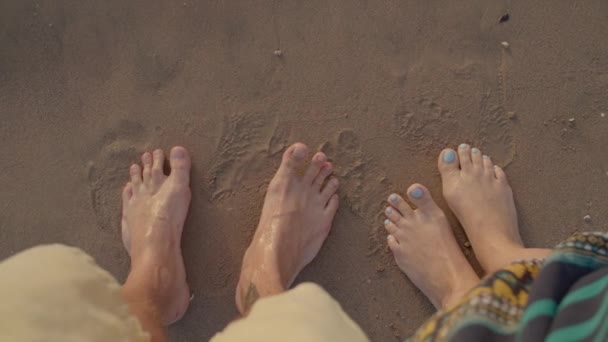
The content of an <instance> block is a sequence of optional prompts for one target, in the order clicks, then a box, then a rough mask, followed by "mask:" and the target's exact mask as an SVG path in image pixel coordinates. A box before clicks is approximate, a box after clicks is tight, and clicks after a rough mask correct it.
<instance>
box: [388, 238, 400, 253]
mask: <svg viewBox="0 0 608 342" xmlns="http://www.w3.org/2000/svg"><path fill="white" fill-rule="evenodd" d="M386 242H387V243H388V248H390V250H391V252H393V255H395V256H397V255H399V254H400V253H401V250H400V249H399V241H398V240H397V238H396V237H394V236H393V235H389V236H387V237H386Z"/></svg>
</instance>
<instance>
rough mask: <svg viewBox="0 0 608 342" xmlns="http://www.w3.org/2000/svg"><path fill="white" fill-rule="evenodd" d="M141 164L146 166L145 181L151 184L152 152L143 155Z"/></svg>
mask: <svg viewBox="0 0 608 342" xmlns="http://www.w3.org/2000/svg"><path fill="white" fill-rule="evenodd" d="M141 163H142V164H143V165H144V171H143V181H144V182H149V181H150V178H151V177H152V154H150V152H146V153H144V154H142V155H141Z"/></svg>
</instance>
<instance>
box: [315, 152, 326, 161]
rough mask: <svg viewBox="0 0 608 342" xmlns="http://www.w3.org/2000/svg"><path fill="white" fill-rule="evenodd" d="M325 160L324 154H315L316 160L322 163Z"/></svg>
mask: <svg viewBox="0 0 608 342" xmlns="http://www.w3.org/2000/svg"><path fill="white" fill-rule="evenodd" d="M326 160H327V157H326V156H325V155H324V154H321V155H318V156H317V161H318V162H319V163H324V162H325V161H326Z"/></svg>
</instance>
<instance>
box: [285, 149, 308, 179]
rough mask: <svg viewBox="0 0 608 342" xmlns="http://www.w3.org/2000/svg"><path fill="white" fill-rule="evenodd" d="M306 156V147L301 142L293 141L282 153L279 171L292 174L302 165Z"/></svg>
mask: <svg viewBox="0 0 608 342" xmlns="http://www.w3.org/2000/svg"><path fill="white" fill-rule="evenodd" d="M307 156H308V147H307V146H306V145H304V144H302V143H295V144H293V145H291V146H289V148H287V150H286V151H285V153H283V161H282V162H281V166H280V167H279V173H282V174H284V175H293V174H296V173H297V172H298V170H300V169H302V168H303V167H304V164H305V163H306V158H307Z"/></svg>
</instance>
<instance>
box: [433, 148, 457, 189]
mask: <svg viewBox="0 0 608 342" xmlns="http://www.w3.org/2000/svg"><path fill="white" fill-rule="evenodd" d="M437 163H438V168H439V172H440V173H441V177H442V178H443V180H444V181H445V180H446V178H449V177H453V176H457V175H459V174H460V168H459V167H458V165H459V163H458V154H457V153H456V151H454V150H452V149H451V148H446V149H445V150H443V151H442V152H441V154H440V155H439V161H438V162H437Z"/></svg>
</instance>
